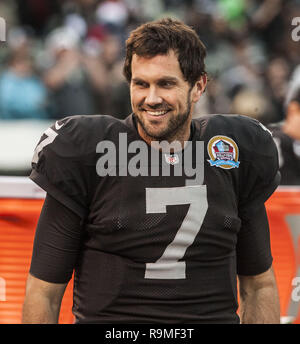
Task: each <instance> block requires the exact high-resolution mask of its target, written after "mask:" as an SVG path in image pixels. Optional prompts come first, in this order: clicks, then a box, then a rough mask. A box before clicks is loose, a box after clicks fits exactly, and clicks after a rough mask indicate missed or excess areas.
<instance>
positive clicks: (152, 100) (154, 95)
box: [145, 87, 163, 107]
mask: <svg viewBox="0 0 300 344" xmlns="http://www.w3.org/2000/svg"><path fill="white" fill-rule="evenodd" d="M162 102H163V100H162V97H161V96H160V94H159V92H158V90H157V88H156V87H149V89H148V92H147V95H146V98H145V104H146V105H149V106H151V107H154V106H155V105H159V104H161V103H162Z"/></svg>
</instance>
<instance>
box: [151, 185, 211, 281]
mask: <svg viewBox="0 0 300 344" xmlns="http://www.w3.org/2000/svg"><path fill="white" fill-rule="evenodd" d="M180 204H190V207H189V210H188V212H187V214H186V216H185V218H184V220H183V222H182V224H181V226H180V228H179V229H178V231H177V233H176V235H175V238H174V239H173V241H172V242H171V243H170V244H169V245H168V246H167V247H166V249H165V250H164V252H163V254H162V256H161V257H160V258H159V259H158V260H157V261H156V262H155V263H146V270H145V278H147V279H150V278H152V279H185V278H186V264H185V261H179V260H180V259H182V258H183V256H184V254H185V252H186V250H187V248H188V247H189V246H190V245H192V243H193V242H194V240H195V238H196V236H197V234H198V232H199V231H200V228H201V226H202V223H203V220H204V217H205V215H206V212H207V207H208V204H207V195H206V185H193V186H183V187H174V188H146V213H148V214H149V213H166V211H167V209H166V206H167V205H180Z"/></svg>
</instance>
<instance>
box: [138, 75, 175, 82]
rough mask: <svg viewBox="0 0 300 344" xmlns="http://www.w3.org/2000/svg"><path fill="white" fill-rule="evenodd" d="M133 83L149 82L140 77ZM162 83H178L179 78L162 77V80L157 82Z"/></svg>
mask: <svg viewBox="0 0 300 344" xmlns="http://www.w3.org/2000/svg"><path fill="white" fill-rule="evenodd" d="M132 81H133V82H147V81H145V80H144V79H142V78H138V77H135V78H132ZM162 81H167V82H178V78H176V77H173V76H162V77H160V78H159V79H158V80H157V82H162Z"/></svg>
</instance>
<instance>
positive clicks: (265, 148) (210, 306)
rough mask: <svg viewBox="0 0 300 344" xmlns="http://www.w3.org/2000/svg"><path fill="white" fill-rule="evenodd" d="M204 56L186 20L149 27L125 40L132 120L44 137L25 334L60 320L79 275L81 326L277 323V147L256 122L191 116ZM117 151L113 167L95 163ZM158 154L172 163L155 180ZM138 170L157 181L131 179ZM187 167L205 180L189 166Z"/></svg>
mask: <svg viewBox="0 0 300 344" xmlns="http://www.w3.org/2000/svg"><path fill="white" fill-rule="evenodd" d="M205 54H206V53H205V47H204V45H203V44H202V42H201V41H200V39H199V37H198V36H197V34H196V33H195V31H193V30H192V29H191V28H190V27H188V26H186V25H185V24H183V23H182V22H180V21H177V20H172V19H162V20H159V21H155V22H150V23H146V24H144V25H141V26H140V27H138V28H137V29H136V30H134V31H133V32H132V33H131V35H130V37H129V39H128V40H127V42H126V59H125V64H124V75H125V76H126V78H127V80H128V82H129V84H130V92H131V103H132V109H133V113H132V114H131V115H130V116H128V117H127V118H126V119H125V120H124V121H119V120H117V119H115V118H112V117H110V116H101V115H100V116H74V117H68V118H65V119H63V120H61V121H59V122H58V123H56V125H53V126H52V127H51V128H49V129H47V130H46V131H45V133H44V134H43V136H42V137H41V140H40V142H39V143H38V145H37V147H36V150H35V154H34V158H33V163H32V173H31V176H30V178H31V179H32V180H34V181H35V182H36V183H37V184H38V185H40V186H41V187H42V188H43V189H45V190H46V191H47V197H46V200H45V204H44V206H43V209H42V212H41V216H40V220H39V223H38V226H37V229H36V235H35V241H34V248H33V254H32V262H31V267H30V273H29V276H28V280H27V287H26V297H25V302H24V309H23V322H24V323H51V322H54V323H55V322H57V321H58V317H59V309H60V304H61V300H62V297H63V294H64V290H65V287H66V285H67V283H68V282H69V280H70V279H71V277H72V273H73V271H74V273H75V274H74V306H73V313H74V315H75V319H76V323H135V324H137V323H172V324H176V323H190V324H191V323H203V324H206V323H228V324H233V323H240V322H242V323H278V322H279V300H278V293H277V287H276V281H275V277H274V273H273V270H272V255H271V249H270V237H269V228H268V218H267V215H266V211H265V207H264V202H265V201H266V200H267V199H268V198H269V196H270V195H271V194H272V193H273V192H274V190H275V189H276V187H277V185H278V183H279V179H280V177H279V174H278V161H277V150H276V146H275V144H274V142H273V139H272V136H271V134H270V132H269V131H267V130H266V129H265V128H264V127H263V126H262V125H261V124H260V123H259V122H257V121H255V120H252V119H250V118H248V117H243V116H238V115H212V116H203V117H201V118H199V119H192V114H193V110H194V106H195V104H196V102H197V101H198V100H199V99H200V97H201V95H202V93H203V92H204V90H205V86H206V82H207V78H206V72H205V66H204V58H205ZM121 135H122V136H121ZM120 137H121V138H122V139H120ZM123 138H124V140H123ZM155 142H159V143H162V142H166V143H167V144H168V145H169V146H168V145H159V146H153V143H155ZM174 142H178V143H179V146H176V149H173V148H174V146H172V144H173V143H174ZM199 143H201V145H198V144H199ZM124 145H127V147H126V148H128V149H125V150H124ZM167 146H168V147H173V148H171V149H172V151H171V149H170V151H169V152H166V150H165V147H167ZM96 147H97V148H96ZM145 147H146V150H145ZM157 147H159V148H157ZM197 147H204V149H202V150H199V149H197ZM102 148H103V149H102ZM107 150H108V151H110V152H113V153H112V155H111V156H113V157H114V159H113V163H112V164H111V161H110V159H107V161H106V162H107V164H106V163H105V164H97V161H99V159H103V158H104V160H103V161H105V154H107ZM139 151H140V152H141V151H143V154H142V156H141V155H140V152H139ZM190 153H191V154H190ZM155 154H156V155H159V156H160V157H164V158H162V159H159V160H156V161H159V163H158V165H159V166H158V167H159V168H158V169H157V170H156V171H158V173H155V174H154V173H151V172H153V169H152V167H153V166H152V164H153V160H152V157H153V155H155ZM139 156H140V157H141V159H138V157H139ZM199 156H200V158H201V159H199ZM116 157H119V159H116ZM101 161H102V160H101ZM124 162H125V163H124ZM126 162H129V163H128V166H127V164H126ZM134 163H136V164H135V167H137V166H138V165H140V166H139V167H143V169H144V170H145V171H146V172H147V173H144V174H140V175H139V174H136V173H131V172H132V169H131V167H132V165H133V164H134ZM187 163H189V164H191V166H193V168H194V170H197V171H198V170H201V169H203V170H204V177H203V178H197V177H196V178H194V177H195V176H193V175H191V174H189V173H186V171H187V170H186V169H177V167H178V166H179V165H185V164H187ZM106 165H108V167H106ZM115 165H118V169H116V168H114V167H116V166H115ZM141 165H142V166H141ZM165 165H169V167H170V168H169V170H168V171H169V174H164V173H163V171H165V169H164V167H165ZM96 166H98V169H97V168H96ZM106 168H107V170H106V171H105V173H102V172H103V171H99V169H100V170H101V169H106ZM97 171H98V173H97ZM111 171H114V173H110V172H111ZM115 171H119V172H118V174H116V173H115ZM136 171H137V169H135V172H136ZM178 171H181V172H182V173H181V174H179V173H177V172H178ZM237 279H238V280H239V288H240V305H238V303H237V300H238V297H237ZM239 306H240V308H239V310H240V311H239V314H238V313H237V309H238V307H239Z"/></svg>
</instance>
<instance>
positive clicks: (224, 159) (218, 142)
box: [207, 136, 240, 169]
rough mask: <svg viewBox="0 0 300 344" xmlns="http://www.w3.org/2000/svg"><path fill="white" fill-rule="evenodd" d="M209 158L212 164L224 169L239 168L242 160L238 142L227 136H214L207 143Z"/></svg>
mask: <svg viewBox="0 0 300 344" xmlns="http://www.w3.org/2000/svg"><path fill="white" fill-rule="evenodd" d="M207 151H208V155H209V157H210V159H209V160H207V161H208V162H209V163H210V166H216V167H220V168H224V169H231V168H238V167H239V165H240V162H239V161H238V158H239V149H238V146H237V144H236V143H235V142H234V141H233V140H232V139H231V138H230V137H227V136H214V137H212V138H211V139H210V140H209V142H208V145H207Z"/></svg>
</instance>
